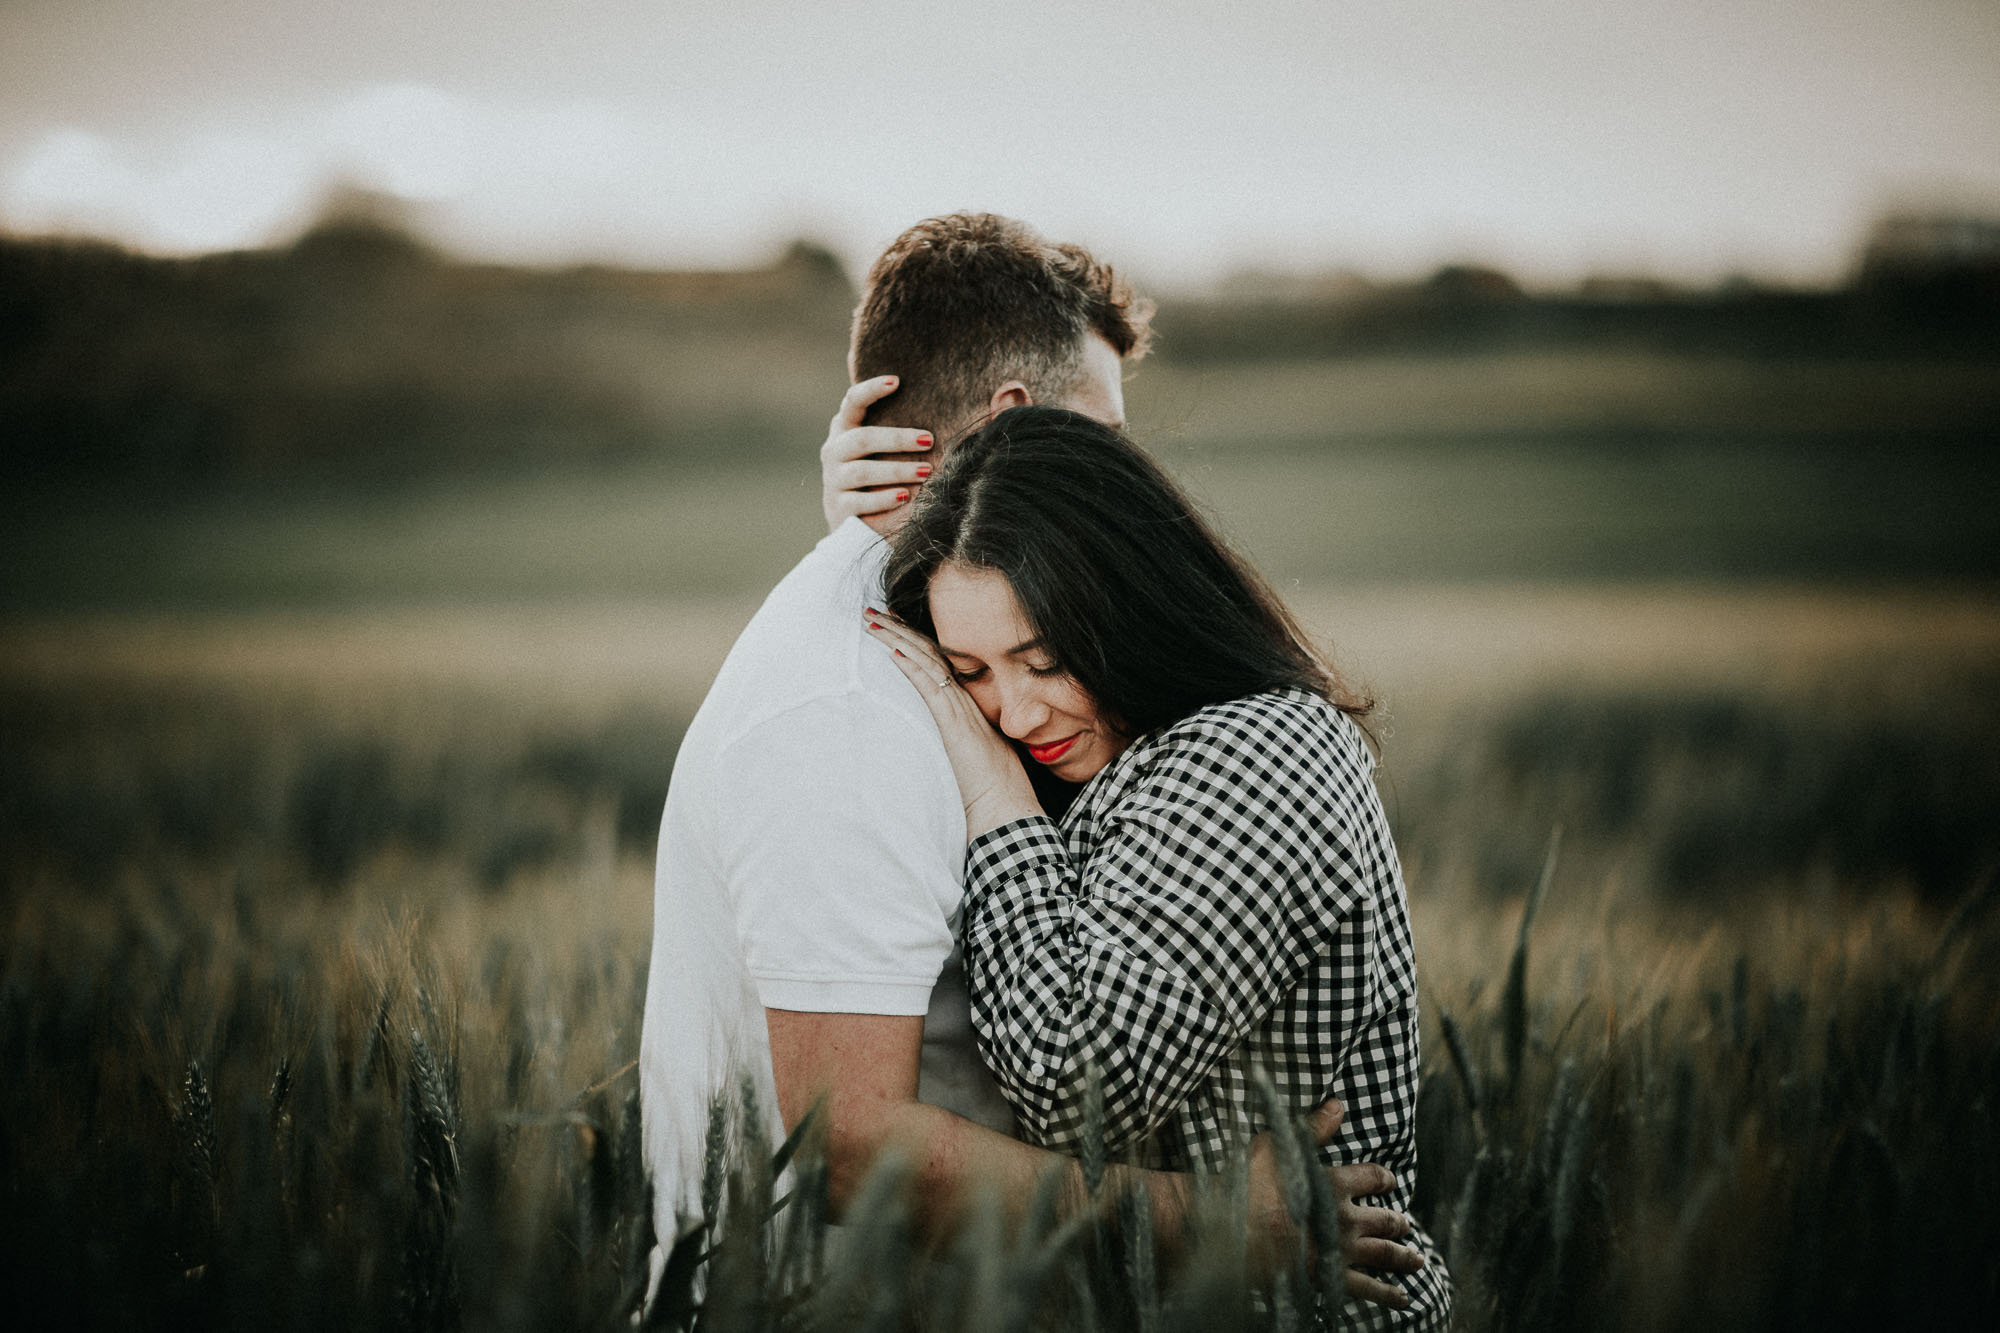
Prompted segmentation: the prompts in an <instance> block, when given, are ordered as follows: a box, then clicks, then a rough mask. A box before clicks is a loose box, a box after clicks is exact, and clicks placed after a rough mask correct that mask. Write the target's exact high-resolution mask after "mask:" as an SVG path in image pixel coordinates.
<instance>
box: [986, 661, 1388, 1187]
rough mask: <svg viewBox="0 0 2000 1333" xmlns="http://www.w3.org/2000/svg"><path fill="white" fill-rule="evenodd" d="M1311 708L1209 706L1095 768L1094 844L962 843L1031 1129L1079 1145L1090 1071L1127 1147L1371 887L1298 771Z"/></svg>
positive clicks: (1011, 1078) (1003, 1050)
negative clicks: (1111, 791)
mask: <svg viewBox="0 0 2000 1333" xmlns="http://www.w3.org/2000/svg"><path fill="white" fill-rule="evenodd" d="M1264 698H1265V700H1266V701H1268V700H1269V698H1270V696H1264ZM1239 702H1242V701H1239ZM1315 719H1316V714H1315V711H1314V710H1311V709H1306V708H1298V707H1292V708H1285V707H1266V706H1257V707H1240V706H1230V705H1222V706H1217V707H1215V708H1212V709H1204V710H1202V711H1201V712H1199V713H1196V714H1194V715H1193V716H1192V717H1190V718H1188V719H1185V720H1183V722H1181V723H1179V724H1176V725H1175V726H1173V727H1171V728H1168V729H1167V730H1166V731H1165V732H1163V733H1161V734H1160V735H1158V736H1156V737H1154V738H1152V739H1151V740H1149V741H1145V742H1141V743H1139V745H1138V746H1135V752H1128V754H1127V755H1125V756H1123V757H1122V763H1121V768H1120V771H1119V772H1118V773H1117V774H1115V775H1113V774H1111V773H1109V772H1107V774H1105V775H1102V776H1103V777H1107V778H1115V784H1114V785H1115V786H1116V788H1117V791H1116V795H1115V799H1112V800H1109V801H1108V803H1107V804H1106V805H1105V806H1104V808H1103V809H1102V810H1101V811H1100V812H1099V813H1098V815H1097V816H1096V817H1095V818H1094V820H1093V821H1092V827H1091V829H1090V835H1089V837H1088V838H1087V839H1080V840H1078V841H1076V842H1072V841H1071V840H1070V839H1067V838H1066V837H1065V834H1064V831H1063V830H1061V829H1059V828H1058V827H1057V826H1056V825H1055V824H1054V823H1052V822H1051V821H1050V820H1048V819H1047V818H1044V817H1040V816H1036V817H1032V818H1028V819H1022V820H1017V821H1015V822H1013V823H1011V824H1007V825H1004V826H1002V827H1000V828H998V829H994V830H992V831H990V832H988V833H986V834H984V835H982V836H981V837H980V838H979V839H977V840H976V841H975V842H974V843H973V845H972V846H971V847H970V848H969V849H968V852H967V866H966V881H967V891H966V898H965V913H966V917H965V922H966V924H965V963H966V969H967V974H968V978H969V980H970V983H971V987H972V994H973V1007H972V1020H973V1025H974V1028H975V1030H976V1032H977V1035H978V1038H979V1041H980V1046H981V1052H982V1054H983V1056H984V1057H985V1059H986V1061H987V1063H988V1065H989V1066H991V1068H992V1069H993V1071H994V1073H995V1076H996V1078H997V1080H998V1081H999V1084H1000V1086H1001V1089H1002V1091H1003V1092H1004V1093H1005V1094H1006V1095H1007V1097H1008V1099H1009V1100H1010V1101H1011V1102H1012V1103H1013V1104H1014V1106H1015V1108H1016V1111H1017V1113H1018V1115H1019V1117H1020V1120H1021V1127H1022V1131H1023V1133H1024V1134H1025V1135H1027V1136H1028V1137H1029V1138H1031V1139H1033V1140H1034V1141H1036V1142H1039V1143H1042V1144H1044V1145H1046V1146H1049V1147H1053V1148H1058V1149H1063V1148H1068V1149H1072V1150H1073V1149H1074V1148H1075V1147H1076V1145H1077V1144H1078V1143H1079V1142H1080V1140H1081V1136H1082V1092H1083V1088H1084V1085H1085V1082H1086V1080H1087V1079H1088V1078H1089V1077H1091V1075H1092V1071H1095V1074H1096V1076H1097V1077H1099V1078H1101V1079H1102V1080H1103V1086H1104V1104H1105V1133H1106V1146H1107V1148H1109V1149H1110V1150H1111V1151H1113V1152H1124V1151H1126V1150H1128V1149H1130V1148H1132V1147H1134V1146H1135V1145H1136V1144H1138V1143H1139V1142H1140V1141H1142V1140H1143V1139H1145V1137H1146V1136H1147V1135H1148V1134H1150V1133H1152V1132H1153V1131H1154V1129H1155V1128H1156V1127H1158V1126H1159V1125H1160V1123H1161V1121H1162V1119H1163V1118H1164V1117H1166V1116H1167V1115H1168V1114H1169V1113H1171V1112H1173V1111H1174V1109H1175V1108H1176V1107H1178V1106H1180V1105H1181V1104H1182V1103H1183V1102H1184V1101H1185V1100H1186V1099H1187V1098H1188V1097H1189V1095H1190V1094H1191V1093H1192V1092H1193V1091H1194V1090H1195V1088H1196V1087H1197V1086H1198V1085H1199V1084H1201V1083H1202V1082H1203V1080H1205V1079H1207V1078H1209V1077H1210V1075H1211V1074H1213V1073H1214V1071H1215V1070H1216V1069H1217V1067H1218V1066H1219V1065H1221V1064H1222V1063H1223V1062H1224V1061H1225V1060H1226V1059H1228V1058H1229V1057H1230V1056H1231V1055H1232V1054H1233V1053H1234V1052H1236V1051H1237V1050H1238V1048H1239V1047H1241V1046H1242V1045H1243V1043H1244V1040H1245V1038H1246V1036H1247V1035H1248V1034H1249V1033H1250V1032H1251V1031H1252V1029H1254V1028H1256V1027H1257V1026H1258V1025H1260V1024H1262V1023H1263V1022H1264V1021H1265V1020H1266V1019H1268V1018H1269V1017H1270V1015H1271V1014H1272V1012H1273V1011H1274V1009H1276V1008H1277V1007H1278V1005H1279V1003H1280V1001H1281V999H1282V998H1283V997H1284V996H1285V994H1286V992H1287V991H1288V990H1290V989H1291V988H1292V987H1294V986H1295V985H1296V984H1297V983H1298V981H1299V979H1300V977H1301V975H1302V974H1303V973H1304V972H1305V971H1306V969H1307V968H1308V967H1309V966H1311V964H1312V963H1313V960H1314V959H1315V958H1316V957H1318V956H1321V955H1322V954H1324V953H1325V952H1326V950H1327V948H1328V944H1329V941H1330V939H1331V938H1332V936H1333V934H1334V933H1335V932H1336V931H1337V930H1338V928H1339V923H1340V921H1341V920H1342V919H1343V918H1344V917H1345V916H1347V915H1349V914H1350V913H1352V912H1353V911H1354V910H1355V909H1356V908H1357V905H1358V904H1359V902H1360V900H1361V898H1362V897H1363V896H1365V892H1366V890H1365V886H1364V885H1363V883H1362V882H1361V880H1360V878H1359V877H1358V876H1357V875H1356V874H1355V873H1353V870H1354V868H1353V867H1352V866H1350V865H1345V864H1342V862H1341V857H1340V854H1339V850H1340V848H1341V846H1342V842H1341V840H1340V839H1338V838H1332V837H1329V836H1328V830H1327V828H1326V827H1325V823H1326V821H1325V819H1324V817H1323V811H1322V810H1321V809H1320V803H1319V802H1318V801H1317V800H1311V799H1302V798H1301V792H1302V787H1301V777H1300V774H1301V772H1302V771H1304V772H1306V773H1315V772H1317V771H1318V770H1320V769H1322V768H1323V765H1321V764H1320V763H1318V762H1317V760H1316V754H1317V753H1318V752H1319V751H1323V750H1324V748H1325V740H1324V737H1322V736H1316V735H1313V734H1310V733H1311V732H1312V729H1313V728H1314V727H1315V726H1318V727H1320V729H1321V730H1323V729H1324V728H1323V724H1322V723H1319V722H1317V721H1316V720H1315Z"/></svg>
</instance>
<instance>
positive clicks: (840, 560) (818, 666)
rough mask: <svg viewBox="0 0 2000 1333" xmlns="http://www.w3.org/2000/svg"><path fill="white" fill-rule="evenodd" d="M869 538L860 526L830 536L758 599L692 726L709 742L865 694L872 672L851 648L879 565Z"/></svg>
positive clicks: (721, 741) (856, 644)
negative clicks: (804, 710)
mask: <svg viewBox="0 0 2000 1333" xmlns="http://www.w3.org/2000/svg"><path fill="white" fill-rule="evenodd" d="M856 526H857V527H859V526H860V525H859V524H857V525H856ZM864 538H865V539H864ZM872 538H873V534H872V533H868V531H867V529H866V528H865V527H863V528H861V533H860V534H859V535H857V534H856V533H855V532H853V531H851V530H849V529H846V528H843V529H841V530H839V531H836V532H835V533H833V534H832V535H830V536H828V537H826V538H825V539H823V540H822V541H821V542H820V543H819V545H817V546H815V547H814V548H813V549H812V550H811V551H809V552H807V553H806V555H805V557H804V558H803V559H801V560H800V561H799V562H798V564H796V565H794V566H793V567H792V570H791V572H790V573H788V574H786V575H785V577H784V578H783V579H782V580H780V581H779V583H778V585H777V587H775V588H773V589H772V590H771V592H770V594H769V595H768V596H767V597H765V599H764V601H763V604H762V605H761V606H759V607H758V608H757V611H756V613H755V614H754V615H752V616H751V617H750V620H749V622H748V623H747V624H746V625H744V627H743V630H742V632H741V633H740V634H738V635H737V638H736V642H735V644H734V645H733V646H732V647H731V648H730V650H729V655H728V656H727V657H726V658H724V659H723V663H722V667H721V669H720V670H719V671H717V673H716V676H715V680H714V681H713V682H712V683H711V684H710V686H709V691H708V696H707V698H706V699H705V700H704V701H703V703H702V708H701V714H700V715H699V717H698V722H699V724H700V725H701V726H702V729H703V730H704V732H706V733H708V735H709V738H710V739H711V740H712V741H713V742H715V743H717V744H723V745H726V744H728V743H730V742H732V741H734V740H736V739H738V738H740V737H741V736H742V735H743V734H745V733H746V732H749V731H752V730H754V729H756V728H758V727H760V726H762V725H764V724H765V723H767V722H770V721H772V720H773V719H776V718H779V717H782V716H783V715H785V714H787V713H791V712H793V711H795V710H798V709H800V708H805V707H810V706H813V705H823V706H830V707H836V708H838V707H840V706H841V703H842V701H843V700H846V699H848V698H851V697H853V696H856V695H858V694H862V693H866V692H868V690H869V687H870V681H869V679H868V678H869V676H870V675H872V673H870V672H868V671H866V669H865V666H866V663H865V659H864V658H863V656H862V654H861V653H860V651H859V649H860V648H861V646H862V644H861V638H862V636H861V633H860V614H861V609H862V607H863V605H864V604H865V602H866V600H867V598H868V596H869V594H870V591H871V584H872V581H873V578H874V571H875V568H876V567H877V566H878V565H879V563H880V562H879V558H878V557H876V556H875V555H874V553H873V552H872V551H871V550H870V544H869V540H866V539H872Z"/></svg>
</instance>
